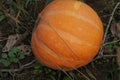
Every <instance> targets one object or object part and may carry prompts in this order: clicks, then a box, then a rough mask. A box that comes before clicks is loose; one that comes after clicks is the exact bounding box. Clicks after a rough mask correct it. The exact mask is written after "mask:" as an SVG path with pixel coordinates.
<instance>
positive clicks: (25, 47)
mask: <svg viewBox="0 0 120 80" xmlns="http://www.w3.org/2000/svg"><path fill="white" fill-rule="evenodd" d="M17 48H18V50H19V51H21V52H22V53H24V54H25V55H30V53H31V47H30V45H20V46H18V47H17Z"/></svg>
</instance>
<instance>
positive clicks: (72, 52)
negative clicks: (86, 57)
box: [42, 19, 79, 59]
mask: <svg viewBox="0 0 120 80" xmlns="http://www.w3.org/2000/svg"><path fill="white" fill-rule="evenodd" d="M42 20H43V19H42ZM44 22H45V23H46V24H47V25H48V26H49V27H50V28H51V29H52V30H53V31H54V32H55V33H56V34H57V36H58V37H59V38H60V39H61V40H62V41H63V43H64V44H65V45H66V47H67V48H68V49H69V50H70V51H71V54H73V56H74V57H75V59H76V57H77V55H75V53H74V51H73V50H72V48H71V47H70V46H69V45H68V44H67V43H66V41H65V40H64V39H63V38H62V37H61V36H60V34H59V33H58V32H57V31H56V29H55V28H53V27H52V26H51V25H50V24H49V22H47V21H45V20H44ZM77 58H78V59H79V57H77Z"/></svg>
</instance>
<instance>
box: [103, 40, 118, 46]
mask: <svg viewBox="0 0 120 80" xmlns="http://www.w3.org/2000/svg"><path fill="white" fill-rule="evenodd" d="M119 41H120V40H116V41H112V42H107V43H104V44H103V46H106V45H109V44H114V43H117V42H119Z"/></svg>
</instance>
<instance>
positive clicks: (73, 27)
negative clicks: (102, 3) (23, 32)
mask: <svg viewBox="0 0 120 80" xmlns="http://www.w3.org/2000/svg"><path fill="white" fill-rule="evenodd" d="M39 18H40V21H39V22H38V25H37V28H36V29H35V30H34V32H33V34H32V39H31V45H32V50H33V53H34V55H35V57H36V58H37V59H38V60H39V61H40V62H41V63H42V64H44V65H46V66H48V67H50V68H52V69H55V70H65V71H69V70H73V69H76V68H79V67H82V66H85V65H87V64H88V63H89V62H91V61H92V59H93V58H94V57H95V56H96V55H97V53H98V51H99V48H100V46H101V43H102V38H103V25H102V22H101V20H100V18H99V16H98V15H97V13H96V12H95V11H94V10H93V9H92V8H91V7H89V6H88V5H87V4H85V3H83V2H80V1H77V0H54V1H52V2H51V3H50V4H48V5H47V6H46V7H45V8H44V9H43V11H42V12H41V13H40V14H39Z"/></svg>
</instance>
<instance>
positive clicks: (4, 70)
mask: <svg viewBox="0 0 120 80" xmlns="http://www.w3.org/2000/svg"><path fill="white" fill-rule="evenodd" d="M35 61H36V60H33V61H31V62H29V63H27V64H25V65H22V66H20V67H19V68H18V69H1V70H0V71H1V72H19V71H22V70H23V69H24V68H25V67H27V66H30V65H32V64H33V63H34V62H35Z"/></svg>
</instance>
